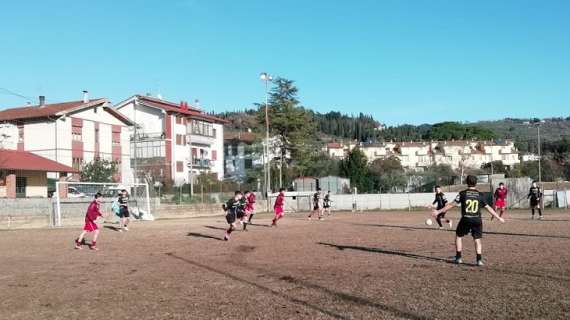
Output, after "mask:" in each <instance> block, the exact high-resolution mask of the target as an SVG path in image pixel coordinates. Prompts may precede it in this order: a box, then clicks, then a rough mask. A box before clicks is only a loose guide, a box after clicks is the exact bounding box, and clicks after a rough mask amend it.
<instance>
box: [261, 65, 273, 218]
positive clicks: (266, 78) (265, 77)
mask: <svg viewBox="0 0 570 320" xmlns="http://www.w3.org/2000/svg"><path fill="white" fill-rule="evenodd" d="M259 78H260V79H261V81H264V82H265V143H266V144H265V150H264V153H265V155H266V158H265V161H267V163H266V164H264V168H265V194H266V197H267V211H270V209H271V208H270V200H269V194H270V193H271V156H270V155H269V82H270V81H272V80H273V78H272V77H271V75H269V74H268V73H266V72H262V73H261V74H260V75H259Z"/></svg>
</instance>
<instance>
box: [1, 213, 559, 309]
mask: <svg viewBox="0 0 570 320" xmlns="http://www.w3.org/2000/svg"><path fill="white" fill-rule="evenodd" d="M546 214H547V219H546V220H544V221H531V220H529V217H528V214H527V212H526V211H525V212H522V211H519V212H516V213H511V215H510V216H509V219H508V221H507V223H505V224H502V225H501V224H500V223H499V222H497V221H494V222H491V221H489V220H488V219H486V220H485V222H484V228H485V231H486V233H485V236H484V239H483V245H484V252H483V257H484V259H485V261H486V263H487V264H486V266H484V267H475V266H472V265H470V264H471V263H473V262H474V259H475V257H474V249H473V245H472V241H471V239H470V238H466V240H467V241H465V251H464V260H465V262H467V263H468V264H465V265H461V266H457V265H453V264H451V263H450V262H451V257H452V256H453V255H454V253H455V252H454V247H453V237H454V233H453V232H450V231H445V230H436V229H435V228H434V227H427V226H425V225H424V223H423V221H424V219H425V214H422V213H414V212H412V213H408V212H383V213H357V214H354V213H340V214H335V216H333V217H330V218H327V219H326V220H325V221H307V220H306V219H305V218H304V216H303V215H300V214H296V215H289V216H286V217H285V218H284V220H282V221H281V223H280V225H279V227H277V228H270V227H268V225H269V222H270V219H269V216H268V215H266V216H260V217H259V219H257V220H256V222H257V223H258V224H260V225H256V226H251V227H250V231H248V232H235V233H234V234H233V236H232V239H231V241H230V242H224V241H221V238H222V237H223V234H224V231H223V229H224V228H226V224H225V220H224V219H223V218H222V217H219V218H208V219H188V220H166V221H155V222H141V223H133V224H132V228H131V231H129V232H128V233H119V232H117V231H114V230H113V229H110V228H104V229H103V231H102V233H101V236H100V239H99V241H98V246H99V248H100V251H98V252H95V251H90V250H89V249H87V247H85V249H84V250H74V249H73V240H74V238H75V237H76V236H77V234H78V233H79V231H80V228H66V229H52V230H48V229H41V230H18V231H1V232H0V319H478V320H480V319H568V317H569V314H570V251H569V248H570V212H562V211H555V212H553V211H547V213H546ZM450 216H451V217H452V218H454V220H455V219H456V218H457V216H458V213H457V211H454V212H452V213H451V214H450Z"/></svg>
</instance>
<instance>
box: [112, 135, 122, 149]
mask: <svg viewBox="0 0 570 320" xmlns="http://www.w3.org/2000/svg"><path fill="white" fill-rule="evenodd" d="M112 144H113V147H117V146H120V145H121V133H120V132H113V140H112Z"/></svg>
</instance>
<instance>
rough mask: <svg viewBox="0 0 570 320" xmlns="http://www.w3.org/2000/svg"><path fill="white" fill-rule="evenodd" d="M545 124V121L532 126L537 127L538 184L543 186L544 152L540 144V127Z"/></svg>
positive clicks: (534, 123)
mask: <svg viewBox="0 0 570 320" xmlns="http://www.w3.org/2000/svg"><path fill="white" fill-rule="evenodd" d="M543 123H544V120H540V121H536V122H533V123H532V124H533V125H535V126H536V143H537V147H538V183H539V185H540V184H542V163H541V161H542V151H541V149H542V148H541V143H540V125H541V124H543Z"/></svg>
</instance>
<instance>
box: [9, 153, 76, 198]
mask: <svg viewBox="0 0 570 320" xmlns="http://www.w3.org/2000/svg"><path fill="white" fill-rule="evenodd" d="M48 172H52V173H57V174H60V175H61V174H63V175H64V174H66V173H77V172H78V171H77V170H75V169H73V168H71V167H69V166H66V165H63V164H61V163H59V162H55V161H52V160H50V159H46V158H44V157H40V156H38V155H36V154H33V153H31V152H26V151H16V150H6V149H0V197H6V198H16V197H18V198H20V197H21V198H25V197H47V196H48V188H47V173H48Z"/></svg>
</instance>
